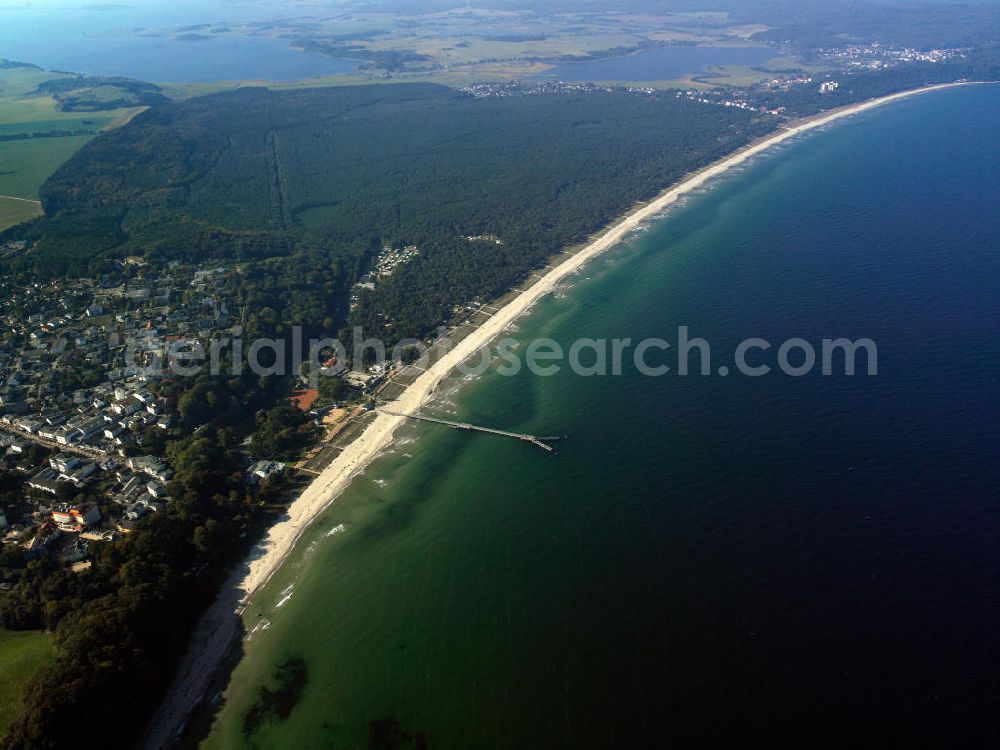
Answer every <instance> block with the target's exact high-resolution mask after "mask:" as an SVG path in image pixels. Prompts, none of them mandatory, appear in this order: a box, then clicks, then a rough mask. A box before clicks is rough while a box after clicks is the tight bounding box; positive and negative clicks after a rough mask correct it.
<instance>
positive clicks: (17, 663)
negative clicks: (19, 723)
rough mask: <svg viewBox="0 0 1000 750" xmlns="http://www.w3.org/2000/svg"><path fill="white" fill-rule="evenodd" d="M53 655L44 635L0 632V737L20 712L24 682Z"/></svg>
mask: <svg viewBox="0 0 1000 750" xmlns="http://www.w3.org/2000/svg"><path fill="white" fill-rule="evenodd" d="M54 655H55V651H54V648H53V645H52V636H50V635H49V634H47V633H41V632H38V631H31V632H16V633H15V632H12V631H10V630H0V675H3V679H0V736H2V735H3V734H5V733H6V732H7V727H8V726H9V725H10V723H11V721H13V720H14V718H15V717H16V716H17V714H18V712H19V711H20V710H21V701H22V700H23V697H24V688H25V685H26V683H27V682H28V680H29V679H31V677H32V676H33V675H34V674H35V673H36V672H38V670H39V669H41V668H42V667H44V666H45V665H46V664H48V663H49V662H50V661H52V658H53V656H54Z"/></svg>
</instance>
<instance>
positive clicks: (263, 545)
mask: <svg viewBox="0 0 1000 750" xmlns="http://www.w3.org/2000/svg"><path fill="white" fill-rule="evenodd" d="M961 85H969V84H964V83H955V84H943V85H938V86H928V87H925V88H921V89H915V90H911V91H905V92H900V93H898V94H893V95H891V96H886V97H882V98H879V99H874V100H870V101H867V102H863V103H860V104H857V105H854V106H850V107H846V108H843V109H840V110H835V111H830V112H826V113H823V114H821V115H817V116H815V117H812V118H809V119H806V120H798V121H793V122H789V123H786V124H785V125H784V126H782V127H781V128H780V129H779V130H777V131H776V132H774V133H772V134H770V135H768V136H766V137H764V138H762V139H760V140H758V141H756V142H754V143H751V144H749V145H747V146H745V147H744V148H742V149H740V150H739V151H736V152H734V153H733V154H731V155H729V156H727V157H725V158H724V159H722V160H720V161H718V162H716V163H714V164H712V165H709V166H708V167H706V168H704V169H702V170H700V171H698V172H695V173H693V174H691V175H688V176H686V177H685V178H684V179H683V180H682V181H680V182H679V183H677V184H675V185H674V186H672V187H670V188H669V189H667V190H666V191H664V192H663V193H661V194H660V195H659V196H657V197H656V198H655V199H653V200H651V201H649V202H647V203H644V204H642V205H640V206H638V207H636V208H635V209H633V210H632V211H631V212H630V213H628V214H627V215H626V216H625V217H624V218H622V219H620V220H618V221H617V222H615V223H614V224H613V225H611V226H610V227H609V228H608V229H606V230H605V231H603V232H602V233H601V234H599V235H597V236H596V237H594V238H592V239H591V240H590V241H588V242H587V243H586V244H585V245H584V246H583V247H581V248H580V249H579V250H578V251H576V252H574V253H573V254H571V255H564V256H559V257H564V258H565V260H563V261H562V262H559V263H558V265H556V266H555V267H553V268H552V269H551V270H550V271H548V272H547V273H546V274H545V275H544V276H542V278H541V279H540V280H539V281H538V282H537V283H535V284H534V285H533V286H531V287H530V288H528V289H526V290H525V291H523V292H522V293H520V294H518V295H517V296H516V297H515V298H514V299H513V300H512V301H510V302H509V303H507V304H506V305H504V306H503V307H502V308H501V309H499V310H498V311H497V312H496V314H494V315H493V316H492V317H491V318H490V319H489V320H488V321H487V322H486V323H484V324H483V325H482V326H481V327H480V328H478V329H477V330H475V331H474V332H473V333H471V334H470V335H469V336H467V337H466V338H465V339H464V340H462V341H461V342H460V343H459V344H457V345H456V346H455V347H454V348H453V349H452V350H451V351H449V352H448V353H447V354H446V355H445V356H443V357H442V358H441V359H440V360H438V361H437V362H436V363H434V364H433V365H432V366H431V367H430V368H429V369H427V370H426V371H425V372H424V373H422V374H421V375H420V377H418V378H417V380H415V381H414V382H413V383H412V384H411V385H410V386H408V387H407V388H406V390H405V391H404V392H403V394H402V396H401V397H400V398H399V399H398V400H396V401H395V402H393V404H392V409H393V411H395V412H403V413H413V412H416V411H418V410H419V409H420V408H421V407H422V406H424V405H425V404H426V403H427V402H428V401H429V400H430V399H431V398H432V396H433V395H434V393H435V390H436V388H437V387H438V385H439V384H440V383H441V381H442V380H443V379H444V378H446V377H447V376H448V375H449V374H450V373H451V372H452V370H453V369H454V368H455V367H456V366H457V365H459V364H461V363H462V362H463V361H465V360H467V359H469V358H470V357H471V356H472V355H473V354H475V353H476V352H477V351H478V350H479V349H480V348H482V347H483V346H486V345H488V344H489V343H490V342H491V341H493V340H494V339H496V338H497V337H498V336H500V335H501V334H503V333H504V331H505V330H507V329H508V328H509V327H510V326H511V325H512V324H513V323H514V322H515V321H516V320H517V319H518V318H519V317H521V316H523V315H524V314H526V312H527V311H529V310H530V309H531V307H532V306H533V305H534V304H535V303H536V302H538V300H539V299H541V298H542V297H544V296H545V295H547V294H549V293H551V292H553V291H554V290H555V289H556V287H557V286H558V285H559V284H560V283H561V282H563V281H564V280H565V279H566V278H567V277H568V276H570V275H571V274H573V273H574V272H576V271H578V270H579V269H580V268H581V267H582V266H584V265H585V264H586V263H588V262H589V261H591V260H592V259H594V258H595V257H597V256H598V255H600V254H601V253H603V252H604V251H606V250H608V249H609V248H612V247H614V246H615V245H616V244H618V243H619V242H620V241H621V240H622V239H624V238H625V237H626V236H627V235H628V234H629V233H630V232H632V231H633V230H635V229H636V228H637V227H639V226H640V225H642V224H644V223H645V222H647V221H649V220H650V219H652V218H653V217H655V216H656V215H657V214H659V213H661V212H662V211H664V210H665V209H666V208H668V207H669V206H670V205H671V204H673V203H675V202H676V201H677V200H678V199H679V198H681V197H682V196H683V195H684V194H686V193H689V192H691V191H692V190H695V189H697V188H699V187H701V186H703V185H705V184H706V183H707V182H709V181H710V180H712V179H713V178H715V177H718V176H719V175H722V174H723V173H725V172H727V171H728V170H730V169H732V168H734V167H737V166H739V165H741V164H743V163H745V162H746V161H748V160H749V159H752V158H753V157H755V156H757V155H759V154H761V153H763V152H765V151H767V150H768V149H770V148H772V147H774V146H776V145H778V144H780V143H783V142H785V141H788V140H790V139H792V138H795V137H796V136H798V135H801V134H803V133H806V132H808V131H810V130H814V129H816V128H819V127H822V126H824V125H826V124H828V123H831V122H833V121H835V120H839V119H842V118H845V117H849V116H851V115H854V114H858V113H861V112H864V111H867V110H870V109H873V108H875V107H878V106H881V105H883V104H886V103H888V102H892V101H895V100H898V99H903V98H905V97H910V96H914V95H917V94H921V93H926V92H929V91H935V90H938V89H943V88H949V87H953V86H961ZM554 262H555V261H554ZM405 421H406V420H405V418H404V417H400V416H393V415H389V414H385V413H381V412H380V413H379V414H378V416H376V418H375V419H374V421H372V423H371V424H370V425H369V426H368V427H367V429H366V430H365V431H364V432H363V433H362V435H361V436H360V437H358V438H357V439H356V440H355V441H353V442H352V443H351V444H350V445H348V446H347V448H345V449H344V451H343V452H342V453H341V454H340V455H339V456H338V457H337V458H336V459H335V460H334V461H333V463H331V464H330V465H329V466H328V467H327V468H326V469H325V470H324V471H323V473H322V474H321V475H319V476H318V477H317V478H316V479H315V480H314V481H313V482H312V483H311V484H310V485H309V486H308V487H307V488H306V490H305V491H304V492H303V493H302V495H301V496H300V497H299V498H298V499H296V500H295V501H294V502H293V503H292V504H291V506H290V507H289V509H288V512H287V515H286V517H285V518H284V519H283V520H282V521H280V522H278V523H277V524H275V525H274V526H272V527H271V528H270V529H269V530H268V532H267V534H266V535H265V536H264V538H263V539H262V540H261V541H260V542H259V543H258V544H257V545H256V547H255V549H254V551H253V553H252V554H251V555H250V556H249V557H248V559H247V560H246V561H245V562H244V564H243V565H241V566H239V568H238V570H237V571H236V572H235V573H234V574H233V576H232V578H231V579H230V581H229V583H228V585H227V586H226V588H225V589H224V591H223V593H222V594H221V595H220V597H219V599H218V600H217V601H216V602H215V604H214V605H213V606H212V608H211V609H210V610H209V611H208V612H207V613H206V614H205V616H204V618H203V620H202V623H201V624H200V626H199V628H198V630H197V631H196V634H195V636H194V638H193V639H192V642H191V646H190V649H189V652H188V654H187V655H186V656H185V659H184V662H183V664H182V666H181V668H180V669H179V671H178V675H177V678H176V679H175V683H174V685H173V687H172V688H171V691H170V693H169V694H168V696H167V699H166V700H165V702H164V703H163V705H162V706H161V708H160V710H159V712H158V714H157V716H156V717H155V718H154V721H153V723H152V724H151V728H150V731H149V733H148V734H147V737H146V740H145V742H144V743H143V745H144V746H145V747H148V748H161V747H164V746H167V745H169V744H170V741H171V740H172V738H173V737H174V736H175V735H176V733H177V732H178V730H179V729H180V728H181V727H182V726H183V724H184V722H185V720H186V718H187V716H188V714H189V713H190V712H191V710H192V709H193V708H194V707H195V706H196V705H197V703H198V701H199V700H200V699H201V698H202V697H203V695H204V692H205V691H206V689H207V687H208V685H209V682H210V679H211V677H212V675H213V673H214V672H215V670H216V669H217V668H218V666H219V664H220V662H221V661H222V659H223V658H224V657H225V655H226V653H227V651H228V649H229V647H230V645H231V643H232V639H233V638H234V637H236V635H237V633H238V632H239V629H238V619H239V618H238V615H239V614H241V613H242V610H243V607H245V605H246V603H247V601H248V600H249V598H250V597H251V596H252V595H253V594H254V593H256V592H257V591H259V590H260V589H261V588H262V587H263V586H264V585H265V584H266V583H267V582H268V580H269V579H270V578H271V576H272V575H274V573H275V571H277V570H278V569H279V568H280V567H281V565H282V563H283V562H284V561H285V559H286V558H287V557H288V555H289V554H290V553H291V552H292V550H293V549H294V548H295V545H296V542H297V541H298V539H299V538H300V536H301V535H302V533H303V532H304V531H305V530H306V529H307V528H308V527H309V525H310V524H311V523H312V522H313V521H314V520H315V519H316V517H317V516H318V515H319V514H320V513H322V512H323V511H324V510H325V509H326V508H327V507H328V506H329V505H330V503H332V502H333V501H335V500H336V498H337V497H338V496H339V495H340V494H341V493H342V492H343V491H344V490H345V489H346V488H347V487H348V485H349V484H350V483H351V481H352V479H353V478H354V477H355V476H357V475H358V474H359V473H360V472H361V471H363V470H364V469H365V468H366V467H367V466H368V465H369V464H370V463H371V462H372V461H373V460H374V459H375V458H377V457H378V456H379V455H380V454H381V453H382V452H383V451H384V450H385V449H386V448H387V447H388V446H389V445H390V443H391V442H392V440H393V435H394V433H395V432H396V429H397V428H398V427H400V425H402V424H403V423H404V422H405Z"/></svg>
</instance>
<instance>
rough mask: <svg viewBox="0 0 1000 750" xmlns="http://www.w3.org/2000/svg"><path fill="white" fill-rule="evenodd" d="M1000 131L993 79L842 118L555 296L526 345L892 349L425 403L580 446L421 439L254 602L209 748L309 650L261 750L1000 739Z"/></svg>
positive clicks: (377, 473)
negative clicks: (625, 342) (757, 373)
mask: <svg viewBox="0 0 1000 750" xmlns="http://www.w3.org/2000/svg"><path fill="white" fill-rule="evenodd" d="M998 122H1000V87H976V88H967V89H961V90H951V91H946V92H940V93H935V94H931V95H925V96H921V97H916V98H913V99H909V100H906V101H903V102H898V103H895V104H892V105H888V106H885V107H883V108H881V109H878V110H875V111H872V112H869V113H866V114H864V115H862V116H858V117H856V118H853V119H851V120H849V121H841V122H839V123H837V124H835V125H832V126H830V127H828V128H826V129H825V130H824V131H823V132H818V133H813V134H811V135H809V136H807V137H804V138H802V139H801V140H799V141H798V142H796V143H793V144H791V145H788V146H786V147H784V148H783V149H781V150H780V151H777V152H772V153H770V154H768V155H766V156H764V157H761V158H760V159H758V160H757V162H756V163H755V164H753V165H751V166H750V167H748V168H747V169H746V170H744V171H743V172H741V173H739V174H730V175H729V176H727V177H726V178H724V179H723V180H722V181H721V182H719V183H717V184H716V185H715V186H714V187H713V189H712V190H710V191H708V192H706V193H705V194H702V195H699V196H694V197H692V198H691V199H690V201H689V202H688V204H687V205H686V206H685V207H683V208H677V209H675V210H674V211H673V212H672V213H671V214H670V215H669V216H667V217H666V218H665V219H663V220H661V221H658V222H656V223H655V224H654V225H653V226H652V227H651V229H650V231H648V232H646V233H644V234H640V235H638V236H636V237H634V238H632V239H631V240H629V241H628V242H627V243H625V244H624V246H623V247H622V248H620V249H618V250H616V251H615V252H613V253H612V254H610V255H609V256H608V257H606V258H605V259H602V260H599V261H597V262H595V263H594V264H592V265H591V267H589V268H588V269H587V270H586V272H585V273H584V274H582V275H581V276H580V277H578V278H576V279H575V280H574V282H573V284H574V285H573V287H572V288H571V289H568V290H567V292H566V294H565V296H563V297H561V298H553V299H549V300H547V301H545V302H544V303H543V304H542V305H540V306H539V308H538V309H537V311H536V312H535V314H534V315H533V316H532V317H531V318H529V319H526V320H525V321H523V323H522V325H521V326H520V330H519V331H518V332H517V336H518V337H519V338H521V339H522V340H528V339H530V338H532V337H535V336H551V337H553V338H554V339H556V340H558V341H560V342H563V343H564V344H567V345H568V343H569V342H571V341H573V340H574V339H576V338H578V337H581V336H585V337H594V338H599V337H609V338H611V337H632V338H633V339H636V340H637V339H640V338H642V337H645V336H662V337H664V338H667V339H669V340H672V341H673V340H676V330H677V326H679V325H686V326H689V328H690V331H691V335H696V336H701V337H704V338H705V339H707V340H708V341H709V342H710V343H711V345H712V347H713V351H712V355H713V361H714V362H715V363H716V364H721V363H724V362H727V361H731V358H732V351H733V348H734V347H735V345H736V343H737V342H738V341H740V340H742V339H744V338H747V337H751V336H753V337H763V338H766V339H768V340H770V341H772V342H775V343H776V344H777V343H778V342H781V341H783V340H785V339H788V338H790V337H802V338H804V339H807V340H808V341H810V342H814V343H818V342H819V341H820V340H821V339H823V338H835V337H841V336H843V337H850V338H857V337H870V338H872V339H873V340H874V341H875V342H876V343H877V345H878V357H879V361H878V365H879V373H878V375H877V376H875V377H868V376H867V375H858V376H855V377H844V376H831V377H823V376H822V375H820V374H818V373H817V374H811V375H807V376H805V377H801V378H790V377H787V376H785V375H782V374H779V373H773V374H771V375H768V376H766V377H761V378H746V377H740V376H735V375H730V376H729V377H720V376H718V375H712V376H710V377H701V376H689V377H679V376H676V375H668V376H666V377H662V378H655V379H654V378H648V377H642V376H639V375H638V374H637V373H636V372H635V371H634V368H631V367H628V366H627V367H626V368H625V373H624V374H623V375H622V376H621V377H604V378H602V377H594V378H580V377H577V376H575V375H572V374H570V373H568V372H563V373H560V374H559V375H557V376H555V377H551V378H537V377H533V376H530V375H521V376H518V377H514V378H505V377H500V376H498V375H496V374H495V373H490V374H487V375H486V376H485V377H483V378H481V379H479V380H477V381H475V382H473V383H470V384H468V385H466V386H465V387H464V388H463V389H461V390H459V391H457V392H456V394H455V395H453V399H454V401H453V403H452V404H451V405H449V404H448V403H447V402H442V403H438V404H437V405H435V406H434V407H433V409H432V410H433V411H436V412H437V413H447V412H448V411H453V412H455V413H457V414H459V415H460V417H461V418H462V419H465V420H468V421H472V422H478V423H482V424H488V425H493V426H498V427H506V428H508V429H514V430H518V431H522V432H532V433H535V434H549V433H553V432H555V433H566V434H568V435H570V440H568V441H567V442H566V443H565V444H564V445H562V447H561V449H560V452H559V454H558V455H556V456H554V457H553V456H548V455H545V454H543V453H542V452H541V451H538V450H535V449H532V448H530V447H528V446H525V445H522V444H518V443H515V442H513V441H505V440H502V439H497V438H491V437H486V436H469V435H467V434H462V433H456V432H452V431H448V430H445V429H441V428H437V427H434V426H414V427H411V428H408V429H407V430H405V431H404V433H403V437H404V438H405V440H404V443H403V444H401V445H399V446H398V447H397V448H396V450H395V452H394V453H392V454H390V455H389V456H387V457H386V458H385V459H383V460H381V461H380V462H378V463H377V464H376V465H374V466H373V467H372V468H371V469H370V470H369V471H368V472H367V473H366V475H365V476H364V477H362V478H360V479H359V480H357V481H356V482H355V484H354V485H353V486H352V488H351V490H350V491H349V492H348V493H347V494H346V495H345V496H344V497H342V498H341V499H340V500H338V502H337V503H336V504H335V505H334V506H333V507H332V508H331V509H330V510H329V511H328V513H327V514H326V516H325V517H324V518H323V519H322V521H321V522H320V523H318V524H317V525H316V527H315V529H314V530H313V531H312V532H311V533H310V534H307V536H306V537H305V538H304V540H303V543H302V545H301V549H300V550H299V552H298V554H297V556H296V557H295V558H294V559H293V560H292V562H291V563H290V564H289V565H288V566H287V567H286V568H285V569H284V570H283V571H282V573H281V574H280V575H279V576H278V577H277V578H276V579H275V581H274V582H273V584H272V586H271V588H270V589H268V590H267V591H266V592H264V593H263V594H262V595H261V596H259V597H258V598H257V600H256V601H255V602H254V603H253V605H252V606H251V608H250V609H249V610H248V613H247V623H248V629H252V628H255V627H257V628H258V632H256V633H255V634H254V636H253V638H252V639H251V640H250V641H249V642H248V643H247V644H246V656H245V658H244V660H243V661H242V662H241V664H240V665H239V666H238V667H237V669H236V672H235V673H234V678H233V682H232V684H231V686H230V689H229V690H228V692H227V700H226V704H225V706H224V708H223V710H222V712H221V714H220V717H219V720H218V721H217V723H216V726H215V729H214V731H213V734H212V736H211V738H210V740H209V744H210V745H211V746H213V747H233V746H240V745H242V744H246V742H247V739H246V738H243V737H242V734H241V722H242V716H243V713H244V712H245V711H246V709H247V707H248V706H249V705H250V704H251V703H252V702H253V700H254V698H255V696H256V694H257V690H258V688H259V686H260V685H261V684H262V683H263V682H265V681H266V680H267V678H268V677H269V676H270V675H271V674H272V673H273V671H274V668H275V666H276V665H277V664H280V663H281V662H282V661H283V660H284V659H286V658H288V657H290V656H298V657H301V658H303V659H305V661H306V662H307V664H308V665H309V670H310V681H309V684H308V685H307V687H306V689H305V691H304V694H303V696H302V699H301V701H300V702H299V704H298V705H297V706H296V707H295V709H294V710H293V711H292V713H291V715H290V716H289V717H288V718H287V719H286V720H285V721H283V722H279V723H276V724H273V725H271V726H269V727H267V728H266V729H264V730H262V731H261V733H260V734H259V736H256V737H254V738H252V739H253V742H254V743H256V744H257V746H260V747H288V748H292V747H306V746H311V747H320V746H324V747H325V746H335V747H345V748H356V747H357V748H364V747H368V746H369V745H368V744H367V742H368V739H369V737H370V727H371V726H372V724H371V722H373V721H379V722H382V723H381V724H376V726H381V727H383V728H385V727H386V726H392V727H396V726H397V725H398V728H399V731H400V732H402V733H403V734H402V735H400V736H408V737H409V738H410V740H408V741H410V742H412V743H414V744H411V745H402V746H404V747H410V746H413V747H417V746H420V745H419V744H416V743H417V739H415V738H417V737H418V735H419V736H421V737H422V738H423V741H424V742H425V743H426V747H429V748H487V747H489V748H518V749H520V748H574V749H579V748H661V747H698V746H714V747H748V746H761V745H760V744H758V743H759V741H761V740H764V741H767V742H769V745H767V746H795V747H811V746H817V745H820V746H831V745H835V746H840V747H872V746H883V747H898V746H907V745H908V746H914V747H917V746H931V747H985V746H994V745H995V743H996V741H997V740H998V739H1000V733H998V725H1000V711H998V708H1000V669H998V668H1000V555H998V551H1000V460H998V446H1000V441H998V438H1000V429H998V423H1000V378H998V376H997V370H998V365H1000V220H998V215H1000V214H998V209H1000V129H998V128H997V123H998ZM773 354H774V353H773V352H771V353H770V356H772V357H773ZM767 356H768V355H766V354H765V355H760V357H761V361H768V360H767ZM770 361H771V363H772V364H773V362H774V360H773V359H771V360H770ZM715 368H716V365H713V371H715ZM338 524H344V526H345V528H344V531H343V532H342V533H339V534H334V535H333V536H329V535H328V531H329V530H330V529H332V528H335V527H336V526H337V525H338ZM278 602H281V605H280V606H278ZM264 622H267V623H269V629H267V630H260V629H259V628H260V627H261V623H264ZM385 722H389V723H388V724H386V723H385Z"/></svg>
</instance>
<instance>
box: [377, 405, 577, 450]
mask: <svg viewBox="0 0 1000 750" xmlns="http://www.w3.org/2000/svg"><path fill="white" fill-rule="evenodd" d="M379 411H380V412H382V413H383V414H388V415H389V416H392V417H405V418H406V419H416V420H418V421H420V422H431V423H432V424H442V425H444V426H445V427H451V428H452V429H453V430H466V431H468V432H484V433H486V434H488V435H499V436H501V437H506V438H512V439H513V440H520V441H521V442H522V443H531V444H532V445H534V446H537V447H539V448H541V449H542V450H544V451H547V452H548V453H555V451H556V449H555V448H553V447H552V446H551V445H549V444H548V443H549V442H552V441H554V440H562V439H563V438H561V437H558V436H557V437H551V436H550V437H539V436H537V435H522V434H520V433H518V432H507V431H506V430H495V429H493V428H492V427H480V426H479V425H474V424H467V423H465V422H451V421H449V420H447V419H436V418H434V417H423V416H420V415H419V414H403V413H402V412H398V411H390V410H388V409H379ZM546 441H548V442H546Z"/></svg>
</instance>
